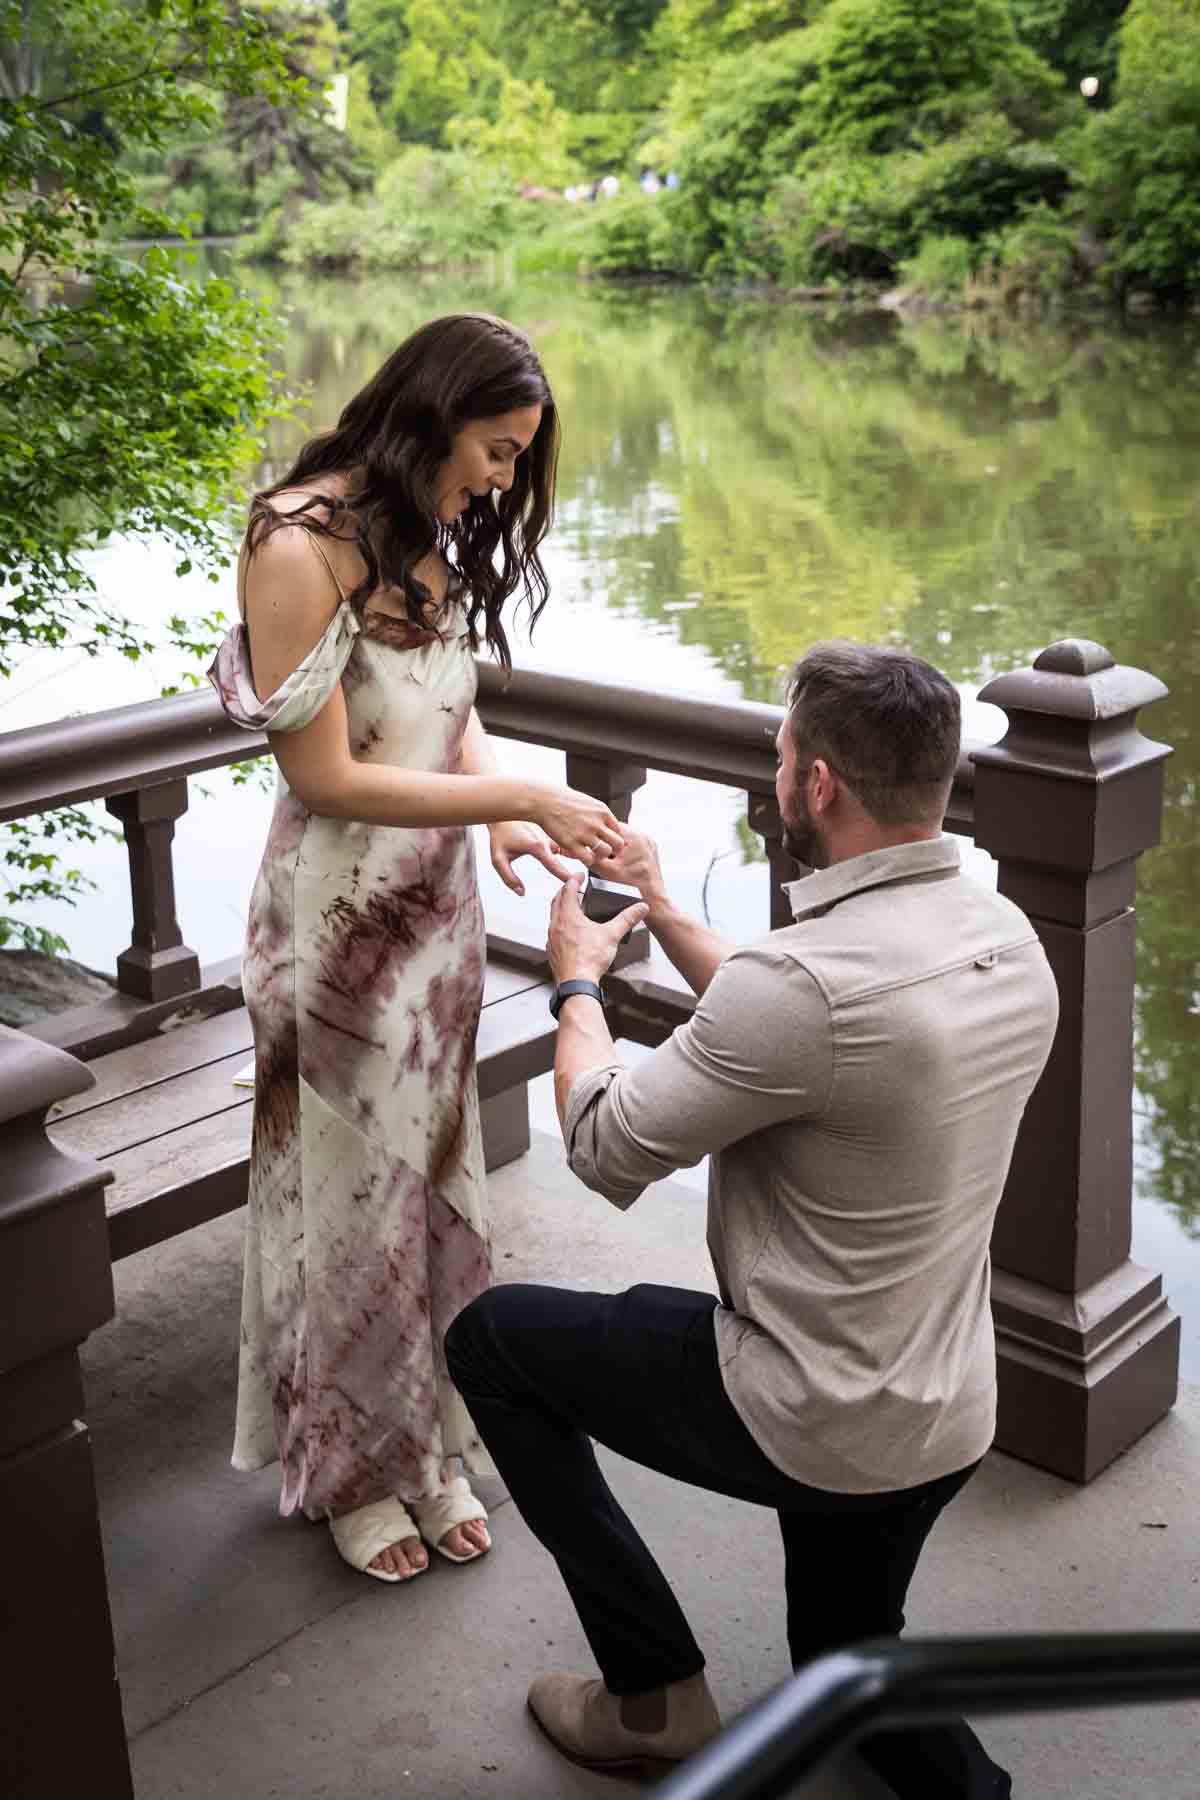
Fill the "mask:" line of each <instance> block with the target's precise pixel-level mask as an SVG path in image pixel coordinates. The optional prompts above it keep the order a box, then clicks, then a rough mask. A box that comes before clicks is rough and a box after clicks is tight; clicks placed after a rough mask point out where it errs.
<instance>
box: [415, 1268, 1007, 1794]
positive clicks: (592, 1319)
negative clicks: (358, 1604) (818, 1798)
mask: <svg viewBox="0 0 1200 1800" xmlns="http://www.w3.org/2000/svg"><path fill="white" fill-rule="evenodd" d="M715 1306H716V1302H715V1300H714V1299H713V1298H712V1296H711V1295H709V1294H700V1293H690V1292H687V1291H685V1290H683V1289H680V1288H668V1287H651V1286H640V1287H634V1288H630V1289H629V1290H628V1291H627V1292H626V1293H623V1294H595V1293H577V1292H574V1291H572V1290H569V1289H565V1288H551V1287H535V1286H517V1285H514V1286H510V1287H497V1288H492V1289H490V1290H489V1291H488V1292H487V1293H485V1294H482V1295H481V1296H480V1297H479V1299H478V1300H475V1301H473V1302H472V1304H471V1305H470V1306H468V1307H467V1308H466V1309H465V1310H464V1311H463V1312H462V1313H460V1314H459V1316H458V1318H457V1319H456V1320H455V1321H454V1323H453V1325H452V1326H451V1327H450V1330H449V1332H448V1333H447V1335H446V1355H447V1359H448V1362H449V1366H450V1373H451V1376H452V1378H453V1380H454V1382H455V1384H456V1386H457V1387H458V1389H459V1391H460V1393H461V1394H462V1396H463V1398H464V1400H465V1401H466V1403H467V1406H468V1408H469V1409H470V1412H471V1416H472V1418H473V1419H474V1421H475V1423H476V1425H477V1427H478V1429H479V1432H480V1435H481V1436H482V1438H483V1440H484V1442H485V1443H486V1445H487V1447H488V1449H489V1450H490V1452H491V1454H492V1456H493V1458H494V1460H495V1463H496V1466H497V1468H498V1469H499V1471H500V1474H501V1476H502V1478H503V1480H504V1482H505V1485H506V1486H507V1488H508V1491H509V1493H510V1494H511V1495H512V1498H513V1500H514V1501H515V1502H516V1504H517V1507H518V1509H519V1510H520V1512H521V1515H522V1517H523V1518H524V1520H525V1522H526V1524H527V1525H528V1526H529V1528H530V1530H531V1531H532V1532H533V1533H534V1535H535V1536H536V1537H537V1538H539V1539H540V1540H541V1542H542V1543H543V1544H544V1545H545V1547H546V1549H547V1550H549V1552H550V1554H551V1555H552V1556H553V1557H554V1559H555V1561H556V1562H557V1563H558V1566H559V1569H560V1570H561V1572H562V1576H563V1579H564V1581H565V1582H566V1584H567V1588H568V1591H569V1592H570V1595H571V1599H572V1600H573V1602H574V1604H575V1608H576V1611H577V1612H578V1614H579V1618H580V1622H581V1623H582V1625H583V1629H584V1631H585V1633H586V1634H587V1638H588V1642H589V1643H590V1645H591V1647H592V1652H593V1654H594V1656H595V1658H596V1661H597V1663H598V1664H599V1667H600V1672H601V1674H602V1676H603V1678H604V1682H605V1685H606V1686H607V1687H608V1688H609V1690H610V1691H611V1692H613V1693H616V1694H630V1693H640V1692H643V1691H644V1690H645V1689H647V1688H654V1687H659V1686H661V1685H663V1684H664V1683H666V1682H673V1681H682V1680H685V1679H686V1678H687V1677H688V1676H690V1675H695V1674H696V1673H698V1671H699V1670H700V1669H702V1668H703V1667H704V1657H703V1655H702V1654H701V1651H700V1648H699V1645H698V1644H697V1643H696V1640H695V1638H694V1637H693V1636H692V1632H691V1628H690V1627H689V1625H688V1622H687V1620H686V1619H685V1617H684V1615H683V1612H682V1611H681V1609H680V1606H679V1603H678V1601H677V1600H676V1598H675V1596H674V1594H673V1593H672V1591H671V1589H670V1587H669V1586H668V1584H667V1581H666V1578H665V1577H664V1576H663V1574H662V1571H661V1570H660V1569H659V1567H658V1565H657V1563H656V1562H655V1561H654V1558H653V1557H652V1556H651V1555H650V1552H649V1550H648V1549H647V1548H646V1546H645V1544H644V1543H643V1542H642V1540H641V1538H640V1537H639V1536H638V1533H637V1531H636V1530H635V1528H634V1526H633V1524H632V1522H631V1521H630V1519H629V1518H628V1517H627V1515H626V1514H625V1513H624V1512H623V1511H622V1509H621V1507H620V1506H619V1505H618V1504H617V1501H616V1498H615V1497H614V1495H613V1493H612V1490H611V1489H610V1488H609V1486H608V1483H607V1482H606V1481H605V1479H604V1476H603V1475H602V1474H601V1472H600V1468H599V1465H598V1464H597V1461H596V1457H595V1452H594V1450H593V1447H592V1443H591V1440H592V1439H595V1440H596V1441H597V1442H598V1443H601V1444H604V1445H607V1447H608V1448H609V1449H610V1450H615V1451H617V1452H618V1453H619V1454H620V1455H622V1456H626V1457H629V1458H630V1459H631V1460H632V1461H634V1462H638V1463H642V1464H644V1465H645V1466H646V1467H647V1468H651V1469H657V1470H658V1471H659V1472H660V1473H661V1474H664V1475H671V1476H674V1477H675V1478H676V1479H677V1480H679V1481H686V1482H691V1483H692V1484H693V1485H694V1486H696V1487H702V1488H709V1489H711V1490H713V1491H714V1492H716V1493H720V1494H729V1495H732V1496H733V1497H734V1498H735V1499H739V1500H748V1501H750V1502H752V1503H753V1504H755V1505H758V1506H769V1507H772V1508H774V1510H775V1511H776V1513H777V1514H778V1517H779V1524H780V1529H781V1530H782V1533H783V1547H784V1558H785V1582H786V1592H787V1622H788V1624H787V1628H788V1646H789V1649H790V1651H791V1659H792V1665H793V1667H799V1666H800V1665H801V1664H802V1663H805V1662H807V1661H809V1660H810V1659H811V1658H813V1657H815V1656H820V1655H822V1654H823V1653H824V1652H825V1651H828V1650H833V1649H836V1648H838V1647H840V1646H843V1645H846V1644H851V1643H855V1642H858V1641H860V1640H862V1639H864V1638H873V1637H881V1636H892V1635H895V1634H897V1633H899V1632H900V1631H901V1629H902V1628H903V1625H904V1599H905V1595H906V1593H907V1591H908V1584H909V1582H910V1580H911V1578H912V1573H913V1570H914V1569H915V1568H916V1565H917V1558H918V1557H919V1556H920V1553H921V1548H922V1545H923V1544H924V1542H925V1539H926V1537H927V1536H928V1534H929V1530H930V1528H931V1526H932V1525H933V1522H934V1520H935V1519H936V1518H937V1516H938V1514H939V1513H940V1512H941V1510H942V1508H943V1507H944V1506H945V1505H946V1504H947V1502H948V1501H950V1500H952V1499H953V1498H954V1496H955V1494H957V1493H958V1492H959V1490H960V1489H961V1488H962V1487H963V1486H964V1485H965V1484H966V1482H967V1481H968V1480H969V1478H970V1477H971V1475H972V1474H973V1473H974V1470H975V1467H976V1466H977V1465H972V1467H970V1468H967V1469H962V1470H959V1471H957V1472H956V1473H954V1474H952V1475H947V1476H944V1477H942V1478H941V1479H940V1480H937V1481H930V1482H926V1483H925V1484H923V1485H922V1486H921V1487H916V1488H908V1489H905V1490H904V1491H902V1492H898V1493H887V1494H834V1493H825V1492H822V1491H821V1490H819V1489H816V1488H809V1487H804V1486H803V1485H802V1484H801V1483H800V1482H797V1481H793V1480H791V1479H790V1477H788V1476H786V1475H784V1474H782V1473H781V1472H780V1471H779V1470H778V1469H777V1468H776V1467H775V1465H774V1464H773V1463H772V1462H771V1461H770V1460H769V1458H768V1457H767V1456H766V1455H765V1454H764V1453H763V1451H762V1450H760V1449H759V1447H758V1445H757V1443H756V1442H755V1440H754V1439H753V1438H752V1437H751V1435H750V1433H749V1431H748V1430H747V1429H746V1427H745V1426H744V1425H743V1423H742V1421H741V1419H740V1417H739V1416H738V1414H737V1412H736V1411H735V1410H734V1407H733V1405H732V1404H731V1402H730V1400H729V1398H728V1396H727V1394H726V1392H725V1386H724V1383H723V1381H722V1379H721V1371H720V1366H719V1364H718V1361H717V1348H716V1338H715V1333H714V1330H713V1311H714V1308H715ZM859 1751H860V1754H861V1755H862V1756H864V1758H865V1759H866V1760H867V1761H868V1762H869V1763H870V1764H871V1765H872V1766H873V1767H874V1768H875V1769H876V1771H877V1772H878V1773H879V1774H880V1775H881V1776H882V1777H883V1779H884V1780H886V1781H887V1782H889V1783H890V1785H891V1786H892V1788H893V1790H894V1791H895V1793H896V1794H897V1795H899V1796H900V1797H901V1800H942V1797H943V1796H945V1797H946V1800H950V1797H952V1796H953V1800H963V1797H968V1800H1003V1797H1004V1796H1006V1795H1008V1794H1009V1793H1010V1791H1011V1786H1010V1782H1009V1778H1008V1776H1007V1774H1006V1773H1005V1771H1003V1770H1002V1769H1000V1768H998V1767H997V1765H996V1764H995V1763H993V1762H991V1761H990V1759H989V1758H988V1756H987V1755H986V1753H985V1751H984V1749H983V1746H982V1745H981V1744H980V1742H979V1740H978V1738H976V1736H975V1735H974V1733H973V1732H972V1731H971V1730H970V1728H969V1727H968V1726H967V1725H966V1724H965V1723H963V1722H961V1721H959V1722H956V1723H953V1724H948V1725H945V1726H940V1725H939V1726H924V1727H919V1728H915V1729H913V1730H908V1731H903V1732H895V1731H890V1732H878V1733H875V1734H874V1735H873V1736H871V1737H870V1738H868V1739H866V1740H865V1741H864V1742H863V1743H862V1744H860V1745H859Z"/></svg>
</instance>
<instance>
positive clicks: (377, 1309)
mask: <svg viewBox="0 0 1200 1800" xmlns="http://www.w3.org/2000/svg"><path fill="white" fill-rule="evenodd" d="M558 435H559V427H558V417H557V413H556V410H555V405H554V398H553V395H552V394H551V391H550V387H549V385H548V383H547V381H546V377H545V374H544V373H543V371H542V367H541V364H540V363H539V361H538V359H537V356H536V355H535V354H534V351H533V348H532V346H531V345H530V343H529V341H528V340H527V338H526V337H525V336H524V335H523V334H522V333H521V332H520V331H518V330H517V329H516V327H515V326H512V325H508V324H506V323H505V322H504V321H503V320H501V319H493V318H490V317H487V316H485V315H482V314H476V313H460V314H452V315H450V316H448V317H446V318H441V319H435V320H433V321H432V322H431V323H430V324H427V325H424V326H422V327H421V329H420V330H419V331H416V332H414V333H413V335H412V336H411V337H410V338H408V339H406V341H405V342H404V343H402V344H401V345H400V347H399V348H398V349H397V350H395V351H393V353H392V355H391V356H390V357H389V358H388V359H387V361H386V362H385V363H384V365H383V367H382V368H381V369H380V370H379V371H378V373H377V374H376V375H375V376H374V377H373V378H372V379H371V380H370V381H369V382H368V383H367V385H366V387H364V388H363V389H362V391H361V392H360V393H358V394H356V395H355V396H354V398H353V399H352V400H351V401H350V402H349V403H348V404H347V406H346V407H345V409H344V411H343V412H342V415H341V417H340V419H339V420H338V423H337V426H336V427H335V429H333V430H332V431H325V432H322V433H320V434H319V435H318V436H316V437H314V438H312V439H310V441H309V442H308V443H307V444H306V445H305V446H304V448H303V449H302V450H301V452H300V454H299V456H298V457H297V458H296V461H295V462H294V463H293V465H292V467H291V469H290V470H289V471H288V473H287V475H286V476H285V477H284V478H283V480H282V481H278V482H276V483H275V484H274V486H272V487H269V488H267V489H265V490H264V491H263V492H262V493H260V494H256V495H255V497H254V500H253V503H252V505H251V508H250V520H249V525H248V527H247V531H246V536H245V541H244V543H243V545H242V552H241V558H240V563H239V588H240V594H239V599H240V606H241V611H242V615H243V617H242V621H241V622H240V623H239V624H236V625H234V627H233V628H232V630H231V631H230V632H229V634H228V636H227V637H226V638H225V640H224V642H223V643H222V645H221V647H220V649H219V651H218V653H217V658H216V661H215V662H214V664H213V666H212V669H211V670H210V671H209V673H210V677H211V679H212V681H213V684H214V686H215V687H216V690H217V693H218V694H219V696H220V699H221V703H222V705H223V706H224V708H225V711H226V712H227V713H228V715H229V717H230V718H231V719H232V720H234V721H235V723H237V724H239V725H243V726H245V727H246V728H247V730H251V731H265V732H266V733H267V738H268V742H269V744H270V747H271V750H272V753H273V755H274V757H275V760H276V762H277V764H278V766H279V775H280V779H279V784H278V791H277V795H276V801H275V812H274V817H273V819H272V822H271V827H270V833H269V836H268V838H267V844H266V849H265V851H264V854H263V860H262V866H261V868H260V870H259V874H258V879H257V882H256V885H255V888H254V892H253V896H252V898H251V902H250V915H249V928H248V932H247V939H246V952H245V960H244V962H243V965H242V976H243V984H244V987H245V992H246V1003H247V1005H248V1007H249V1009H250V1017H251V1021H252V1023H253V1027H254V1049H255V1065H256V1067H255V1094H254V1127H253V1140H252V1145H251V1153H250V1193H249V1213H248V1218H247V1226H246V1269H245V1286H244V1299H243V1310H242V1332H241V1369H240V1377H239V1386H238V1407H237V1429H236V1441H235V1445H234V1455H233V1460H234V1463H235V1466H236V1467H238V1468H239V1469H258V1468H262V1467H264V1466H265V1465H266V1464H268V1463H270V1462H272V1461H273V1460H274V1459H275V1458H276V1457H278V1459H279V1462H280V1464H281V1467H282V1492H281V1496H280V1503H279V1504H280V1511H281V1512H282V1513H284V1514H285V1515H286V1514H290V1513H293V1512H296V1511H300V1512H303V1513H306V1514H307V1515H308V1517H309V1518H312V1519H322V1518H328V1519H329V1520H330V1521H331V1524H332V1534H333V1540H334V1543H335V1544H336V1546H337V1548H338V1550H339V1551H340V1553H341V1555H342V1556H343V1557H344V1558H345V1559H346V1561H347V1562H349V1563H351V1564H352V1565H353V1567H354V1568H356V1569H361V1570H364V1571H365V1572H366V1573H367V1574H369V1575H372V1576H375V1577H377V1578H378V1579H379V1580H381V1581H404V1580H408V1579H410V1578H411V1577H412V1576H414V1575H416V1574H418V1573H420V1571H421V1570H422V1569H424V1568H425V1567H426V1566H427V1562H428V1557H427V1555H426V1551H425V1544H429V1545H431V1546H433V1547H435V1548H436V1549H438V1550H439V1551H441V1552H442V1553H443V1554H444V1555H446V1556H448V1557H450V1558H451V1559H452V1560H453V1561H456V1562H467V1561H470V1560H472V1559H474V1558H475V1557H478V1556H480V1555H482V1554H483V1553H484V1552H485V1551H486V1550H487V1549H488V1548H489V1545H490V1542H491V1539H490V1537H489V1535H488V1530H487V1515H486V1512H485V1509H484V1508H483V1506H482V1505H481V1504H480V1502H479V1501H478V1499H476V1497H475V1496H474V1494H472V1493H471V1491H470V1488H469V1485H468V1482H467V1480H466V1477H465V1476H464V1475H463V1474H461V1473H458V1472H457V1465H458V1460H459V1459H464V1460H465V1462H466V1464H467V1465H468V1466H470V1465H471V1464H472V1463H475V1464H476V1465H478V1463H479V1460H480V1455H481V1453H480V1446H479V1443H478V1440H477V1438H476V1436H475V1433H474V1431H473V1430H472V1427H471V1422H470V1419H469V1418H468V1416H467V1413H466V1410H465V1408H464V1407H463V1404H462V1401H461V1399H460V1398H459V1396H458V1394H457V1393H456V1392H455V1391H454V1388H453V1386H452V1385H451V1382H450V1379H449V1376H448V1374H447V1370H446V1365H445V1359H444V1355H443V1350H442V1334H443V1332H444V1331H445V1329H446V1326H447V1325H448V1324H449V1323H450V1321H451V1319H453V1317H454V1315H455V1314H456V1313H457V1312H458V1311H459V1309H460V1308H461V1307H462V1306H464V1305H465V1304H466V1303H467V1301H469V1300H471V1299H473V1298H474V1297H475V1296H476V1295H477V1294H479V1293H481V1292H482V1291H483V1289H484V1288H486V1287H487V1285H488V1282H489V1280H490V1266H489V1247H488V1224H487V1209H486V1198H485V1187H484V1170H483V1147H482V1143H481V1141H480V1126H479V1108H478V1101H477V1097H476V1085H475V1031H476V1024H477V1021H478V1018H479V1010H480V1002H481V996H482V988H483V975H484V960H485V943H484V927H483V915H482V911H481V908H480V902H479V894H478V890H477V888H476V882H475V860H474V847H473V840H472V834H471V829H470V828H471V827H472V826H473V825H477V824H486V825H487V826H488V828H489V831H490V834H491V852H492V861H493V863H494V864H495V867H496V869H497V871H498V872H499V874H500V876H501V878H502V879H503V880H504V881H505V882H506V883H507V884H508V886H509V887H510V888H512V889H513V890H514V891H515V892H517V893H522V892H523V891H524V890H523V888H522V885H521V881H520V878H519V876H518V875H517V874H516V872H515V870H514V868H513V863H514V861H515V859H516V858H518V857H520V856H532V857H534V858H536V860H537V861H539V862H541V863H543V864H545V866H546V867H547V868H548V869H550V870H551V872H552V873H553V874H555V875H557V876H559V877H560V878H563V877H565V875H566V873H567V870H566V867H565V865H564V864H563V863H561V862H560V861H559V860H558V858H557V856H556V854H555V849H554V847H553V846H554V845H561V847H562V850H563V851H564V852H566V853H567V854H570V855H572V856H576V857H579V858H581V859H582V860H584V861H585V862H590V861H591V860H592V859H593V857H594V856H596V855H599V854H607V853H608V852H609V851H610V850H612V849H614V848H619V847H620V845H621V842H622V837H621V831H620V827H619V825H618V823H617V820H616V819H615V818H614V816H613V815H612V814H611V813H610V812H609V811H608V809H607V808H606V807H604V806H602V805H601V804H600V803H599V802H598V801H596V800H593V799H591V798H589V796H587V795H586V794H580V793H576V792H573V791H572V790H571V789H568V788H558V787H553V786H551V785H549V784H546V783H541V782H533V783H531V782H529V781H528V780H527V779H526V778H524V777H522V778H521V779H520V780H519V781H516V780H511V779H509V778H507V777H505V776H504V775H503V774H502V773H501V772H500V769H499V767H498V764H497V762H496V758H495V755H494V753H493V751H492V747H491V745H490V743H489V742H488V739H487V737H486V736H485V734H484V731H483V728H482V727H481V725H480V723H479V718H478V715H477V714H476V712H475V709H474V706H473V701H474V697H475V681H476V676H475V662H474V659H473V657H472V655H471V651H472V650H473V649H474V647H475V645H476V642H477V640H478V638H479V637H480V636H482V637H483V638H484V640H485V641H486V643H487V645H488V647H489V649H490V650H491V651H492V652H493V654H494V655H496V656H497V657H498V658H499V660H500V661H501V662H502V663H506V662H507V661H508V644H507V638H506V635H505V628H504V614H505V609H506V607H507V604H508V601H509V600H510V599H511V597H512V595H513V594H514V593H516V592H518V591H519V590H523V591H524V593H525V594H526V595H527V597H528V598H529V601H530V604H531V606H532V607H533V609H534V616H535V617H536V614H537V612H539V611H540V610H541V608H542V606H543V605H544V604H545V600H546V595H547V583H546V578H545V575H544V573H543V570H542V565H541V562H540V560H539V557H538V547H539V545H540V544H541V542H542V539H543V538H544V536H545V533H546V529H547V525H548V523H549V520H550V516H551V509H552V504H553V498H554V474H555V463H556V457H557V450H558ZM552 840H553V845H552Z"/></svg>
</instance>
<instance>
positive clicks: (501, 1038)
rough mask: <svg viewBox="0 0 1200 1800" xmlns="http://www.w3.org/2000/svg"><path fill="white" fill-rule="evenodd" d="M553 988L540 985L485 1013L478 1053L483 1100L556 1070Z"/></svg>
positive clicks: (480, 1093)
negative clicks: (552, 1012) (551, 991)
mask: <svg viewBox="0 0 1200 1800" xmlns="http://www.w3.org/2000/svg"><path fill="white" fill-rule="evenodd" d="M550 988H551V983H550V982H548V981H539V982H538V984H537V986H536V987H533V988H529V989H527V990H526V992H525V993H523V994H518V995H514V996H513V998H512V999H511V1000H507V1001H506V1002H505V1004H504V1005H503V1006H498V1007H496V1008H495V1010H494V1011H493V1010H488V1011H485V1012H484V1014H483V1017H482V1018H481V1019H480V1021H479V1037H478V1040H477V1043H476V1051H475V1054H476V1061H477V1065H478V1069H479V1098H480V1099H481V1100H490V1099H491V1098H492V1097H493V1095H495V1094H502V1093H503V1092H504V1090H505V1089H506V1088H511V1087H519V1086H520V1084H521V1083H522V1082H524V1081H531V1080H532V1079H533V1077H534V1076H535V1075H544V1074H545V1072H546V1070H547V1069H552V1068H553V1067H554V1043H555V1039H556V1038H557V1036H558V1031H557V1027H556V1026H555V1023H554V1020H553V1019H552V1018H551V1017H550V1008H549V1005H548V1001H549V998H550Z"/></svg>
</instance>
